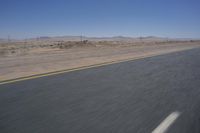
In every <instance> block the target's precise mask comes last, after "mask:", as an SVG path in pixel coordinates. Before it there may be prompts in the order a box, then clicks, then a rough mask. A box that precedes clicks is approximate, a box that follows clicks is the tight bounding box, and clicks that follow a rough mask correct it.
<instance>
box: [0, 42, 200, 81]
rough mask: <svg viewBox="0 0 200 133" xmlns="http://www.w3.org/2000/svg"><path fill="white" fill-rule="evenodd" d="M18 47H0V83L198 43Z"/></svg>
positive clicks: (173, 49)
mask: <svg viewBox="0 0 200 133" xmlns="http://www.w3.org/2000/svg"><path fill="white" fill-rule="evenodd" d="M20 46H21V45H20ZM22 46H24V49H22V50H21V49H20V48H19V49H18V50H16V49H15V48H13V46H12V47H10V49H9V50H10V51H8V50H7V51H6V52H5V50H4V46H2V47H0V49H1V53H0V81H3V80H9V79H14V78H19V77H25V76H30V75H35V74H41V73H47V72H52V71H58V70H64V69H71V68H77V67H81V66H89V65H94V64H99V63H104V62H110V61H118V60H124V59H129V58H137V57H141V56H146V57H148V56H152V55H154V54H164V53H169V52H175V51H181V50H186V49H191V48H195V47H200V43H199V41H194V42H191V41H186V42H166V43H141V44H131V43H129V44H125V45H122V44H115V45H113V44H112V45H95V46H92V45H88V46H86V47H73V46H72V47H71V45H70V47H68V45H67V48H63V47H66V46H65V45H62V44H61V45H59V47H55V46H53V45H51V46H50V47H44V48H42V47H34V46H33V45H31V48H30V47H25V45H22ZM2 49H3V50H2ZM13 49H14V50H13ZM11 50H13V51H14V52H13V51H11ZM19 51H20V52H19ZM5 53H7V54H5ZM18 53H20V54H18Z"/></svg>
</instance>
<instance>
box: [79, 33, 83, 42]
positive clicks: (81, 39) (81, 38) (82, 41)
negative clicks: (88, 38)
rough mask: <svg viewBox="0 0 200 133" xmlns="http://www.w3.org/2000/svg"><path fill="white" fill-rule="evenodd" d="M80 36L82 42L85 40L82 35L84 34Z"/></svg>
mask: <svg viewBox="0 0 200 133" xmlns="http://www.w3.org/2000/svg"><path fill="white" fill-rule="evenodd" d="M80 37H81V42H83V36H82V34H81V36H80Z"/></svg>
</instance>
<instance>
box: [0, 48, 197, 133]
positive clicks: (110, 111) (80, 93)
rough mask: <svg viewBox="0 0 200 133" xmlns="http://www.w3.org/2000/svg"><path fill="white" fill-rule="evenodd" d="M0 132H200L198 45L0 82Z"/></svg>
mask: <svg viewBox="0 0 200 133" xmlns="http://www.w3.org/2000/svg"><path fill="white" fill-rule="evenodd" d="M0 132H1V133H151V132H153V133H162V132H163V133H164V132H169V133H199V132H200V48H196V49H192V50H187V51H182V52H176V53H170V54H165V55H160V56H155V57H149V58H145V59H140V60H135V61H127V62H123V63H116V64H111V65H107V66H101V67H96V68H90V69H85V70H80V71H74V72H68V73H63V74H58V75H52V76H47V77H41V78H36V79H31V80H25V81H20V82H15V83H9V84H3V85H0Z"/></svg>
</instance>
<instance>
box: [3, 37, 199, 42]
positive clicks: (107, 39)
mask: <svg viewBox="0 0 200 133" xmlns="http://www.w3.org/2000/svg"><path fill="white" fill-rule="evenodd" d="M34 40H37V41H81V40H89V41H128V42H129V41H130V42H131V41H166V40H192V39H190V38H164V37H156V36H146V37H125V36H114V37H86V36H55V37H49V36H41V37H37V38H30V39H26V41H34ZM196 40H197V39H196ZM10 41H25V39H24V40H14V39H12V40H10ZM0 42H8V39H4V38H0Z"/></svg>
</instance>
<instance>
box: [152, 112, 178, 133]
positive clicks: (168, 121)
mask: <svg viewBox="0 0 200 133" xmlns="http://www.w3.org/2000/svg"><path fill="white" fill-rule="evenodd" d="M179 116H180V112H173V113H171V114H170V115H169V116H168V117H167V118H165V120H164V121H162V123H161V124H160V125H159V126H158V127H157V128H156V129H154V130H153V131H152V133H166V131H167V129H168V128H169V127H170V126H171V125H172V124H173V123H174V121H175V120H176V119H177V118H178V117H179Z"/></svg>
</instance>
